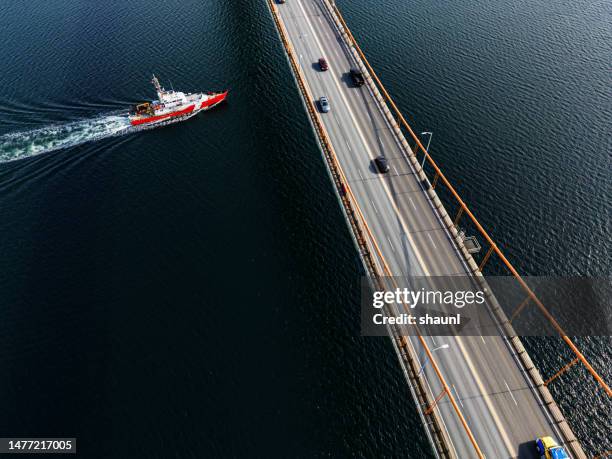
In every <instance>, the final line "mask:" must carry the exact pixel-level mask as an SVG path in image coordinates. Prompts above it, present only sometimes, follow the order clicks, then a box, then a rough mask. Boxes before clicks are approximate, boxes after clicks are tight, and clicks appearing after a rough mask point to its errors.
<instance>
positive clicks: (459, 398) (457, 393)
mask: <svg viewBox="0 0 612 459" xmlns="http://www.w3.org/2000/svg"><path fill="white" fill-rule="evenodd" d="M453 389H455V395H456V396H457V400H459V403H461V408H464V406H463V402H462V401H461V397H459V392H458V391H457V388H456V387H455V385H454V384H453Z"/></svg>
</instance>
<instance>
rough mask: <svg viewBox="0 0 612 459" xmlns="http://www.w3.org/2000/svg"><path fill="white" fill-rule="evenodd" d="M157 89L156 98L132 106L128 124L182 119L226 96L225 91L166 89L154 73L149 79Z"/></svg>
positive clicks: (211, 105) (161, 122) (134, 124)
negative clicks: (202, 91)
mask: <svg viewBox="0 0 612 459" xmlns="http://www.w3.org/2000/svg"><path fill="white" fill-rule="evenodd" d="M151 83H153V86H155V90H156V91H157V100H153V101H151V102H143V103H142V104H138V105H136V106H135V107H134V109H133V111H131V112H130V114H129V119H130V124H131V125H132V126H139V125H153V124H155V125H158V124H169V123H174V122H177V121H183V120H186V119H187V118H191V117H192V116H194V115H196V114H198V113H199V112H201V111H203V110H208V109H210V108H213V107H214V106H216V105H218V104H220V103H221V102H223V101H224V100H225V98H226V97H227V91H224V92H209V93H206V94H204V93H200V92H197V93H193V94H192V93H189V92H188V93H186V94H185V93H184V92H179V91H174V90H171V91H166V90H165V89H164V88H162V87H161V85H160V84H159V80H158V79H157V77H156V76H155V75H153V79H152V80H151Z"/></svg>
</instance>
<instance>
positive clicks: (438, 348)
mask: <svg viewBox="0 0 612 459" xmlns="http://www.w3.org/2000/svg"><path fill="white" fill-rule="evenodd" d="M440 349H448V344H443V345H441V346H438V347H436V348H434V349H432V350H431V353H432V354H433V353H434V352H436V351H438V350H440ZM427 362H429V355H428V356H427V358H426V359H425V361H424V362H423V365H421V369H420V370H419V372H418V373H417V376H418V375H420V374H421V373H422V372H423V370H424V369H425V365H427Z"/></svg>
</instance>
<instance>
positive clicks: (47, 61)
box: [0, 0, 612, 458]
mask: <svg viewBox="0 0 612 459" xmlns="http://www.w3.org/2000/svg"><path fill="white" fill-rule="evenodd" d="M289 1H292V0H289ZM339 6H340V7H341V8H342V10H343V11H344V12H345V16H346V19H347V20H348V21H349V24H350V25H351V26H352V28H353V32H354V34H355V35H356V37H357V38H358V39H359V40H360V43H361V44H362V47H363V48H364V50H365V51H366V53H367V55H368V57H369V58H370V60H371V62H372V64H373V65H374V67H375V68H376V69H377V70H378V72H379V75H380V77H381V78H382V80H383V82H384V83H385V84H386V86H387V88H388V89H389V90H390V92H391V93H392V94H393V95H394V96H395V98H396V101H397V102H398V104H399V105H400V107H401V108H402V109H403V111H404V114H405V115H407V116H408V117H409V119H410V120H411V122H412V123H413V124H414V127H415V130H416V131H418V132H421V131H433V132H434V136H433V141H432V144H431V153H432V154H433V155H434V157H435V158H436V159H437V160H438V162H439V163H440V164H442V165H443V168H444V170H445V171H446V173H447V175H448V176H449V177H450V178H451V179H452V181H453V182H454V183H455V184H456V185H457V188H458V189H459V190H460V191H461V193H462V195H463V196H464V197H465V199H466V201H467V202H468V204H469V205H470V206H471V207H472V209H473V210H474V211H475V213H476V214H477V215H478V216H479V218H480V220H481V222H483V224H484V225H485V227H486V228H487V229H490V230H491V232H492V234H493V235H494V237H495V238H496V239H497V240H498V241H499V242H500V243H501V245H502V246H503V247H504V249H505V251H506V253H507V255H508V256H509V258H510V259H511V260H512V261H513V262H514V263H515V264H516V266H517V268H519V270H520V271H521V272H523V273H526V274H539V275H546V274H555V275H563V274H589V275H601V274H609V273H610V253H611V249H612V247H611V245H612V244H611V240H610V229H611V228H610V226H611V225H610V211H611V209H610V207H611V196H612V193H611V191H612V190H611V189H610V171H611V164H610V152H611V151H612V144H611V143H612V142H611V135H610V125H611V123H610V121H611V120H612V98H611V95H610V88H611V87H612V76H611V75H612V74H611V73H610V67H611V66H610V56H612V26H610V24H611V23H612V6H611V4H610V3H609V2H605V1H587V0H578V1H573V2H570V1H557V0H553V1H545V0H536V1H526V0H520V1H518V2H502V1H501V0H494V1H489V2H484V1H482V0H480V1H477V0H466V1H463V2H454V1H448V0H443V1H435V2H434V1H424V0H414V1H413V0H411V1H403V0H390V1H389V2H386V3H384V4H382V3H377V2H368V1H366V0H353V1H350V2H349V1H341V2H339ZM0 39H1V40H2V46H1V47H0V60H1V62H2V67H1V69H0V88H1V89H0V161H2V162H1V163H0V256H1V258H0V313H1V314H2V321H0V366H1V367H2V372H1V375H0V406H1V407H2V414H3V415H2V416H0V436H2V437H6V436H73V437H77V438H78V450H79V452H80V453H82V455H83V456H84V457H110V456H113V457H150V458H154V457H159V458H168V457H194V458H195V457H198V458H199V457H209V456H213V457H214V456H224V457H226V456H261V457H271V456H282V457H295V456H349V455H350V456H368V457H372V456H374V455H387V456H399V455H402V456H405V457H414V458H417V457H423V456H427V455H430V454H431V453H430V451H429V446H428V444H427V441H426V439H425V438H424V433H423V430H422V428H421V426H420V421H419V419H418V417H417V415H416V411H415V407H414V404H413V402H412V399H411V398H410V395H409V393H408V389H407V387H406V384H405V383H404V380H403V376H402V374H401V372H400V369H399V366H398V364H397V362H396V358H395V355H394V354H393V352H392V348H391V346H390V343H389V340H387V339H376V338H362V337H360V336H359V319H358V303H359V289H358V288H357V286H358V283H359V276H360V273H361V268H360V264H359V260H358V258H357V255H356V251H355V249H354V247H353V244H352V241H351V239H350V236H349V233H348V230H347V228H346V224H345V223H344V220H343V217H342V215H341V212H340V209H339V207H338V204H337V201H336V199H335V197H334V194H333V190H332V187H331V184H330V182H329V179H328V176H327V174H326V172H325V168H324V165H323V162H322V159H321V156H320V153H319V151H318V149H317V146H316V143H315V141H314V137H313V135H312V133H311V130H310V125H309V124H308V121H307V118H306V115H305V112H304V109H303V106H302V104H301V102H300V99H299V96H298V92H297V89H296V87H295V84H294V81H293V79H292V77H291V74H290V71H289V68H288V66H287V63H286V60H285V58H284V56H283V52H282V48H281V46H280V44H279V40H278V37H277V35H276V33H275V31H274V26H273V23H272V20H271V18H270V15H269V13H268V10H267V8H266V6H265V3H264V2H263V1H258V2H254V1H246V0H235V1H231V2H227V1H220V0H204V1H202V0H200V1H195V0H182V1H161V0H155V1H151V0H147V1H145V0H133V1H130V2H120V1H115V0H111V1H106V2H91V1H84V0H73V1H66V0H56V1H53V2H48V1H43V0H30V1H28V2H3V3H2V5H1V6H0ZM152 72H155V73H156V74H157V75H158V76H159V77H160V79H161V80H162V82H163V83H165V84H166V86H170V82H171V83H172V85H173V87H174V88H175V89H178V90H183V91H208V90H220V89H225V88H229V90H230V97H229V100H228V103H227V104H225V105H223V106H221V107H219V108H218V109H216V110H213V111H211V112H208V113H205V114H202V115H199V116H197V117H196V118H192V119H191V120H189V121H186V122H184V123H181V124H177V125H174V126H171V127H166V128H161V129H156V130H150V131H144V132H132V131H131V130H130V129H129V128H127V126H126V124H125V117H124V115H125V112H126V109H127V107H128V106H129V105H130V104H132V103H135V102H138V101H140V100H142V99H146V98H151V97H152V96H153V94H152V89H151V87H150V85H149V83H148V81H149V79H150V75H151V73H152ZM491 270H492V272H496V271H495V270H496V267H495V265H492V266H491ZM578 344H579V345H580V346H581V348H582V349H583V350H584V351H585V353H586V354H587V355H588V357H589V358H590V359H591V360H592V361H593V364H594V366H596V368H597V369H598V370H599V371H601V373H602V374H604V375H605V377H606V378H607V381H608V382H610V381H611V380H612V370H610V368H611V367H612V362H611V357H610V348H611V342H610V340H609V339H604V338H601V339H580V340H578ZM528 345H529V347H530V349H531V350H532V354H533V356H534V358H535V359H536V360H537V362H538V364H539V365H540V366H541V368H543V370H544V373H545V374H552V373H554V372H555V371H556V370H557V369H558V368H559V367H560V366H562V365H563V364H564V363H565V362H566V361H567V359H568V358H569V355H568V354H567V353H566V352H565V353H564V351H563V349H564V348H563V347H562V346H560V344H559V343H558V341H557V340H553V339H549V340H543V339H539V340H530V341H529V343H528ZM552 390H553V392H555V395H556V396H557V397H558V400H559V401H560V402H561V404H562V407H563V408H564V411H565V412H566V414H567V415H568V416H569V418H570V421H571V423H572V425H573V426H574V428H575V431H576V433H577V434H578V435H579V437H580V438H581V440H582V441H583V443H584V444H585V446H586V447H587V449H588V451H589V452H590V453H593V454H594V453H597V452H601V451H604V450H606V449H612V440H611V438H612V435H611V432H610V430H609V429H610V426H609V417H610V413H611V409H612V407H611V404H610V402H609V400H608V399H607V398H606V397H604V396H602V394H601V392H600V391H597V389H596V386H595V385H594V384H593V383H592V381H591V379H589V378H588V377H587V376H585V374H584V371H583V370H582V369H580V368H578V367H576V368H575V369H573V370H572V371H571V372H570V373H568V375H566V376H565V377H564V378H563V379H562V380H561V381H560V382H559V383H556V384H555V385H553V386H552ZM606 419H608V422H606Z"/></svg>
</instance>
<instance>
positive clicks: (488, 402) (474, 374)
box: [455, 336, 515, 451]
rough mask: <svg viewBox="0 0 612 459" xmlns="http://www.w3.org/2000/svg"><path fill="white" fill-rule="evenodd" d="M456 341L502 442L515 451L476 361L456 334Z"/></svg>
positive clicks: (509, 449)
mask: <svg viewBox="0 0 612 459" xmlns="http://www.w3.org/2000/svg"><path fill="white" fill-rule="evenodd" d="M455 341H456V342H457V345H458V346H459V350H460V351H461V355H462V356H463V360H464V361H465V363H466V365H467V367H468V369H469V372H470V373H469V374H470V375H471V376H472V378H473V379H474V382H475V383H476V386H478V390H479V391H480V394H481V395H482V399H483V401H484V402H485V405H486V406H487V409H488V410H489V413H490V414H491V417H492V418H493V422H494V423H495V426H496V427H497V430H498V431H499V434H500V436H501V440H502V442H503V443H504V446H505V447H506V449H507V450H508V451H514V447H515V446H514V443H512V442H511V441H510V439H509V438H508V432H507V431H506V429H505V428H504V427H503V424H502V423H501V421H500V419H499V414H498V413H497V410H496V409H495V407H494V406H493V402H492V401H491V399H490V397H489V395H488V393H487V391H486V390H485V387H484V384H483V383H482V380H481V379H480V376H479V374H478V372H477V371H476V368H475V367H474V363H473V362H472V359H471V358H470V356H469V355H468V353H467V351H466V350H465V347H464V346H463V341H462V339H461V337H459V336H455Z"/></svg>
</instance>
